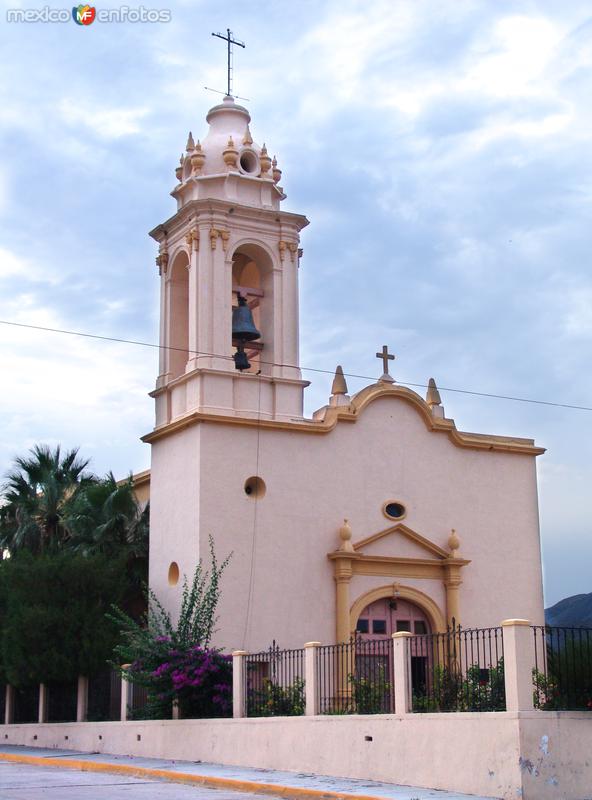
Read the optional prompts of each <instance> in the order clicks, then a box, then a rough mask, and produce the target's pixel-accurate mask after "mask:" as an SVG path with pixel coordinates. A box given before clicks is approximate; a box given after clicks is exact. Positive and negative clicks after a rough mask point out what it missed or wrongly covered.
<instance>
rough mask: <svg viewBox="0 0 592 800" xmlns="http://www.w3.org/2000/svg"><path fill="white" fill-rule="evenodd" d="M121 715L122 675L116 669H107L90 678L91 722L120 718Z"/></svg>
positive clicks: (89, 708)
mask: <svg viewBox="0 0 592 800" xmlns="http://www.w3.org/2000/svg"><path fill="white" fill-rule="evenodd" d="M120 717H121V677H120V675H119V673H118V672H117V671H116V670H114V669H106V670H104V671H103V672H99V673H97V674H96V675H91V677H90V678H89V679H88V709H87V717H86V718H87V719H88V720H89V722H103V721H113V720H118V719H120Z"/></svg>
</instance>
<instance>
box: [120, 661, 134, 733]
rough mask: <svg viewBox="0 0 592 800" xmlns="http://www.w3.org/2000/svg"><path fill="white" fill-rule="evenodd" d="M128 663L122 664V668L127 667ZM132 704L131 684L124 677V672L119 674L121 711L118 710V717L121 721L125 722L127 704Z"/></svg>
mask: <svg viewBox="0 0 592 800" xmlns="http://www.w3.org/2000/svg"><path fill="white" fill-rule="evenodd" d="M129 666H130V665H129V664H122V666H121V668H122V669H124V670H125V669H127V668H128V667H129ZM131 704H132V684H131V681H128V679H127V678H126V677H125V674H124V675H122V676H121V712H120V719H121V721H122V722H127V715H128V710H127V709H128V706H131Z"/></svg>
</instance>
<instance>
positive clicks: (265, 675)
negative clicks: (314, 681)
mask: <svg viewBox="0 0 592 800" xmlns="http://www.w3.org/2000/svg"><path fill="white" fill-rule="evenodd" d="M245 698H246V713H247V716H248V717H276V716H278V717H295V716H300V715H301V714H304V709H305V697H304V649H302V648H300V649H297V650H281V649H280V648H279V647H278V646H277V645H276V643H275V642H274V643H273V645H272V646H271V647H270V648H269V649H268V650H265V651H263V652H261V653H251V654H249V655H248V656H246V664H245Z"/></svg>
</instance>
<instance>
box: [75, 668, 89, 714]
mask: <svg viewBox="0 0 592 800" xmlns="http://www.w3.org/2000/svg"><path fill="white" fill-rule="evenodd" d="M87 712H88V678H86V677H84V675H79V676H78V688H77V693H76V722H86V717H87Z"/></svg>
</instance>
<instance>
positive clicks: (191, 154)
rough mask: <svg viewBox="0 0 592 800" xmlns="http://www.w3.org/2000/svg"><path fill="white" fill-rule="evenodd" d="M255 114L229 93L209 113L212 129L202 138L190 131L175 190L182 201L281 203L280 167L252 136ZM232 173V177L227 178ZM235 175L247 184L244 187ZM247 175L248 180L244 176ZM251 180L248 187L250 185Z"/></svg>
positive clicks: (277, 206)
mask: <svg viewBox="0 0 592 800" xmlns="http://www.w3.org/2000/svg"><path fill="white" fill-rule="evenodd" d="M250 121H251V116H250V114H249V112H248V111H247V109H246V108H244V106H240V105H238V104H237V103H236V102H235V100H234V98H233V97H230V96H226V97H225V98H224V100H223V101H222V102H221V103H219V104H218V105H216V106H214V107H213V108H211V109H210V110H209V112H208V114H207V116H206V122H208V124H209V130H208V132H207V134H206V136H205V138H204V139H203V140H202V141H201V142H200V141H199V139H198V140H197V142H194V140H193V136H192V134H191V133H190V134H189V138H188V141H187V149H186V154H185V155H183V156H181V163H180V165H179V166H178V167H177V169H176V175H177V179H178V181H179V184H178V185H177V186H176V187H175V189H174V190H173V192H172V194H173V196H175V197H176V198H177V201H178V203H179V207H182V206H183V205H185V204H186V203H187V202H189V201H190V200H196V199H199V198H205V197H209V198H218V199H229V200H230V199H232V200H237V199H238V200H241V201H243V202H247V203H248V204H249V205H255V206H259V207H268V208H269V207H270V208H279V203H280V201H281V200H283V199H284V198H285V195H284V193H283V191H282V189H281V187H279V186H277V183H278V182H279V180H280V177H281V171H280V170H279V169H278V168H277V162H276V160H275V156H274V159H273V161H272V159H271V158H270V156H269V154H268V152H267V148H266V146H265V144H263V145H259V144H257V143H256V142H254V141H253V137H252V136H251V130H250V128H249V123H250ZM231 177H232V180H229V178H231ZM237 179H238V180H239V181H241V183H242V184H243V185H242V186H241V187H240V188H239V186H238V184H237ZM242 179H246V183H245V180H242ZM247 184H248V187H247Z"/></svg>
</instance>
